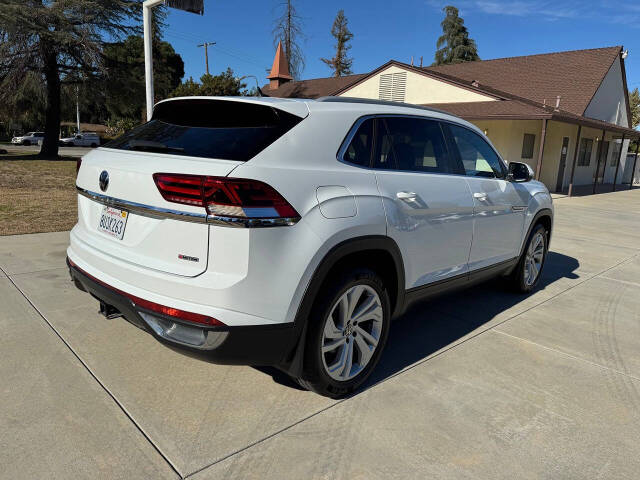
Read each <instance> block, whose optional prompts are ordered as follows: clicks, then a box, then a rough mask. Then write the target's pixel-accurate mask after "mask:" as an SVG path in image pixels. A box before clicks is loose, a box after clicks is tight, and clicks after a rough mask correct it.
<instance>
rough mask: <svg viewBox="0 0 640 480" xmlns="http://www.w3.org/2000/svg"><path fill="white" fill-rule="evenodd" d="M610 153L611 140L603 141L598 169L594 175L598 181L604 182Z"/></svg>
mask: <svg viewBox="0 0 640 480" xmlns="http://www.w3.org/2000/svg"><path fill="white" fill-rule="evenodd" d="M608 153H609V142H602V149H601V150H600V158H598V166H597V170H596V171H595V172H594V174H593V176H594V177H595V178H594V180H595V182H596V183H602V182H603V180H604V170H605V168H607V154H608Z"/></svg>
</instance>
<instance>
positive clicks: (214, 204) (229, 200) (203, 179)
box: [153, 173, 300, 220]
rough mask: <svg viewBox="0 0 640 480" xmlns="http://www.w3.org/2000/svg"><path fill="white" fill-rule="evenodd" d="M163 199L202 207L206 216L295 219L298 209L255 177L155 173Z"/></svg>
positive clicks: (297, 217) (297, 216) (154, 176)
mask: <svg viewBox="0 0 640 480" xmlns="http://www.w3.org/2000/svg"><path fill="white" fill-rule="evenodd" d="M153 179H154V181H155V183H156V186H157V187H158V190H159V191H160V194H161V195H162V197H163V198H164V199H165V200H166V201H167V202H173V203H182V204H184V205H194V206H198V207H204V208H205V210H206V211H207V213H208V214H209V215H215V216H222V217H234V218H245V219H271V218H273V219H276V218H288V219H295V220H297V219H299V218H300V215H299V214H298V212H297V211H296V210H295V209H294V208H293V207H292V206H291V205H290V204H289V202H287V201H286V200H285V199H284V197H283V196H282V195H280V194H279V193H278V192H277V191H276V190H275V189H274V188H273V187H271V186H270V185H267V184H266V183H263V182H259V181H257V180H246V179H243V178H229V177H207V176H204V175H182V174H174V173H155V174H154V175H153Z"/></svg>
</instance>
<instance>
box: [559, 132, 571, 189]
mask: <svg viewBox="0 0 640 480" xmlns="http://www.w3.org/2000/svg"><path fill="white" fill-rule="evenodd" d="M568 150H569V137H564V138H563V139H562V150H560V166H559V167H558V179H557V180H556V192H562V184H563V182H564V169H565V167H566V166H567V152H568Z"/></svg>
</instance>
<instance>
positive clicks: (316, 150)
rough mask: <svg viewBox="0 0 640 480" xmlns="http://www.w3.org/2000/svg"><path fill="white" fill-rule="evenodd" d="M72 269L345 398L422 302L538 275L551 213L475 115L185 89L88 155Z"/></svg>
mask: <svg viewBox="0 0 640 480" xmlns="http://www.w3.org/2000/svg"><path fill="white" fill-rule="evenodd" d="M77 189H78V194H79V196H78V206H79V220H78V224H77V225H76V226H75V228H74V229H73V230H72V232H71V245H70V246H69V249H68V251H67V252H68V265H69V268H70V272H71V276H72V278H73V280H74V281H75V283H76V285H77V286H78V287H79V288H81V289H82V290H85V291H88V292H90V293H91V294H92V295H93V296H94V297H96V298H97V299H99V300H100V306H101V312H102V313H103V314H104V315H105V316H107V317H117V316H124V317H125V318H126V319H127V320H128V321H130V322H131V323H134V324H136V325H138V326H139V327H140V328H143V329H145V330H147V331H148V332H150V333H151V334H152V335H153V336H155V337H156V338H157V339H159V340H162V341H164V342H167V343H169V344H174V345H179V346H182V347H184V348H187V349H190V350H192V351H200V352H201V353H203V354H206V355H207V356H208V357H209V358H212V359H214V360H215V361H217V362H219V363H232V364H249V365H274V366H277V367H279V368H281V369H283V370H284V371H286V372H288V373H289V374H290V375H292V376H293V377H295V378H297V379H299V381H300V383H301V384H303V385H304V386H306V387H307V388H309V389H312V390H314V391H316V392H318V393H321V394H323V395H328V396H331V397H340V396H344V395H346V394H348V393H349V392H351V391H352V390H354V389H355V388H356V387H358V386H359V385H360V384H361V383H362V382H363V381H364V380H365V379H366V378H367V376H368V375H369V374H370V373H371V371H372V369H373V368H374V367H375V365H376V363H377V362H378V359H379V357H380V353H381V351H382V349H383V347H384V345H385V342H386V340H387V336H388V333H389V328H390V325H391V319H393V318H394V317H398V316H399V315H401V314H402V312H403V311H404V310H405V308H406V307H407V305H408V304H410V303H411V302H413V301H415V300H418V299H423V298H426V297H429V296H432V295H434V294H436V293H440V292H442V291H445V290H450V289H452V288H456V287H462V286H468V285H470V284H471V283H473V282H477V281H481V280H485V279H487V278H489V277H492V276H497V275H503V276H507V277H508V278H509V281H510V282H511V283H512V284H513V286H515V288H516V289H518V290H519V291H523V292H528V291H530V290H531V289H532V288H534V287H535V285H536V283H537V282H538V279H539V278H540V272H541V270H542V267H543V265H544V261H545V256H546V253H547V250H548V248H549V239H550V234H551V228H552V219H553V206H552V202H551V197H550V195H549V192H548V191H547V189H546V188H545V186H544V185H543V184H542V183H539V182H537V181H533V180H532V172H531V169H530V168H529V167H528V166H527V165H525V164H522V163H511V164H510V165H509V166H507V164H506V163H505V162H503V160H502V159H501V158H500V156H499V155H498V153H497V152H496V150H495V149H494V148H493V147H492V146H491V144H490V143H489V141H488V140H487V139H486V137H484V136H483V135H482V133H481V132H480V131H479V130H478V128H476V127H475V126H473V125H472V124H470V123H468V122H465V121H464V120H461V119H459V118H457V117H454V116H451V115H449V114H446V113H443V112H440V111H436V110H431V109H427V108H421V107H413V106H411V105H404V104H398V103H387V102H376V101H368V100H367V101H365V100H358V99H343V98H335V97H327V98H324V99H319V100H315V101H314V100H291V99H276V98H247V97H243V98H229V97H224V98H217V97H211V98H209V97H207V98H205V97H192V98H181V99H172V100H168V101H165V102H161V103H159V104H158V105H157V106H156V108H155V111H154V115H153V119H152V120H151V121H150V122H149V123H147V124H145V125H142V126H139V127H137V128H135V129H134V130H132V131H130V132H128V133H126V134H124V135H123V136H122V137H120V138H118V139H116V140H114V141H112V142H111V143H109V144H107V145H106V146H105V147H103V148H99V149H97V150H94V151H92V152H91V153H89V154H87V155H86V156H85V157H84V159H83V161H82V164H81V167H80V170H79V172H78V178H77Z"/></svg>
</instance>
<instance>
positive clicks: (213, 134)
mask: <svg viewBox="0 0 640 480" xmlns="http://www.w3.org/2000/svg"><path fill="white" fill-rule="evenodd" d="M300 121H302V118H300V117H298V116H296V115H292V114H290V113H287V112H283V111H282V110H277V109H275V108H272V107H270V106H267V105H257V104H253V103H244V102H233V101H226V100H204V99H203V100H195V99H194V100H174V101H171V102H165V103H161V104H159V105H157V106H156V108H155V110H154V112H153V118H152V119H151V121H150V122H148V123H145V124H144V125H141V126H139V127H136V128H134V129H133V130H131V131H129V132H127V133H125V134H124V135H122V136H121V137H119V138H117V139H115V140H113V141H111V142H109V143H108V144H106V145H105V147H106V148H116V149H119V150H137V151H147V152H150V151H152V152H160V153H170V154H172V155H184V156H192V157H205V158H216V159H223V160H238V161H243V162H246V161H247V160H250V159H251V158H253V157H254V156H255V155H257V154H258V153H259V152H261V151H262V150H264V149H265V148H267V147H268V146H269V145H271V144H272V143H273V142H275V141H276V140H277V139H278V138H280V137H281V136H282V135H284V134H285V133H286V132H288V131H289V130H291V129H292V128H293V127H294V126H295V125H297V124H298V123H299V122H300Z"/></svg>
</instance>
